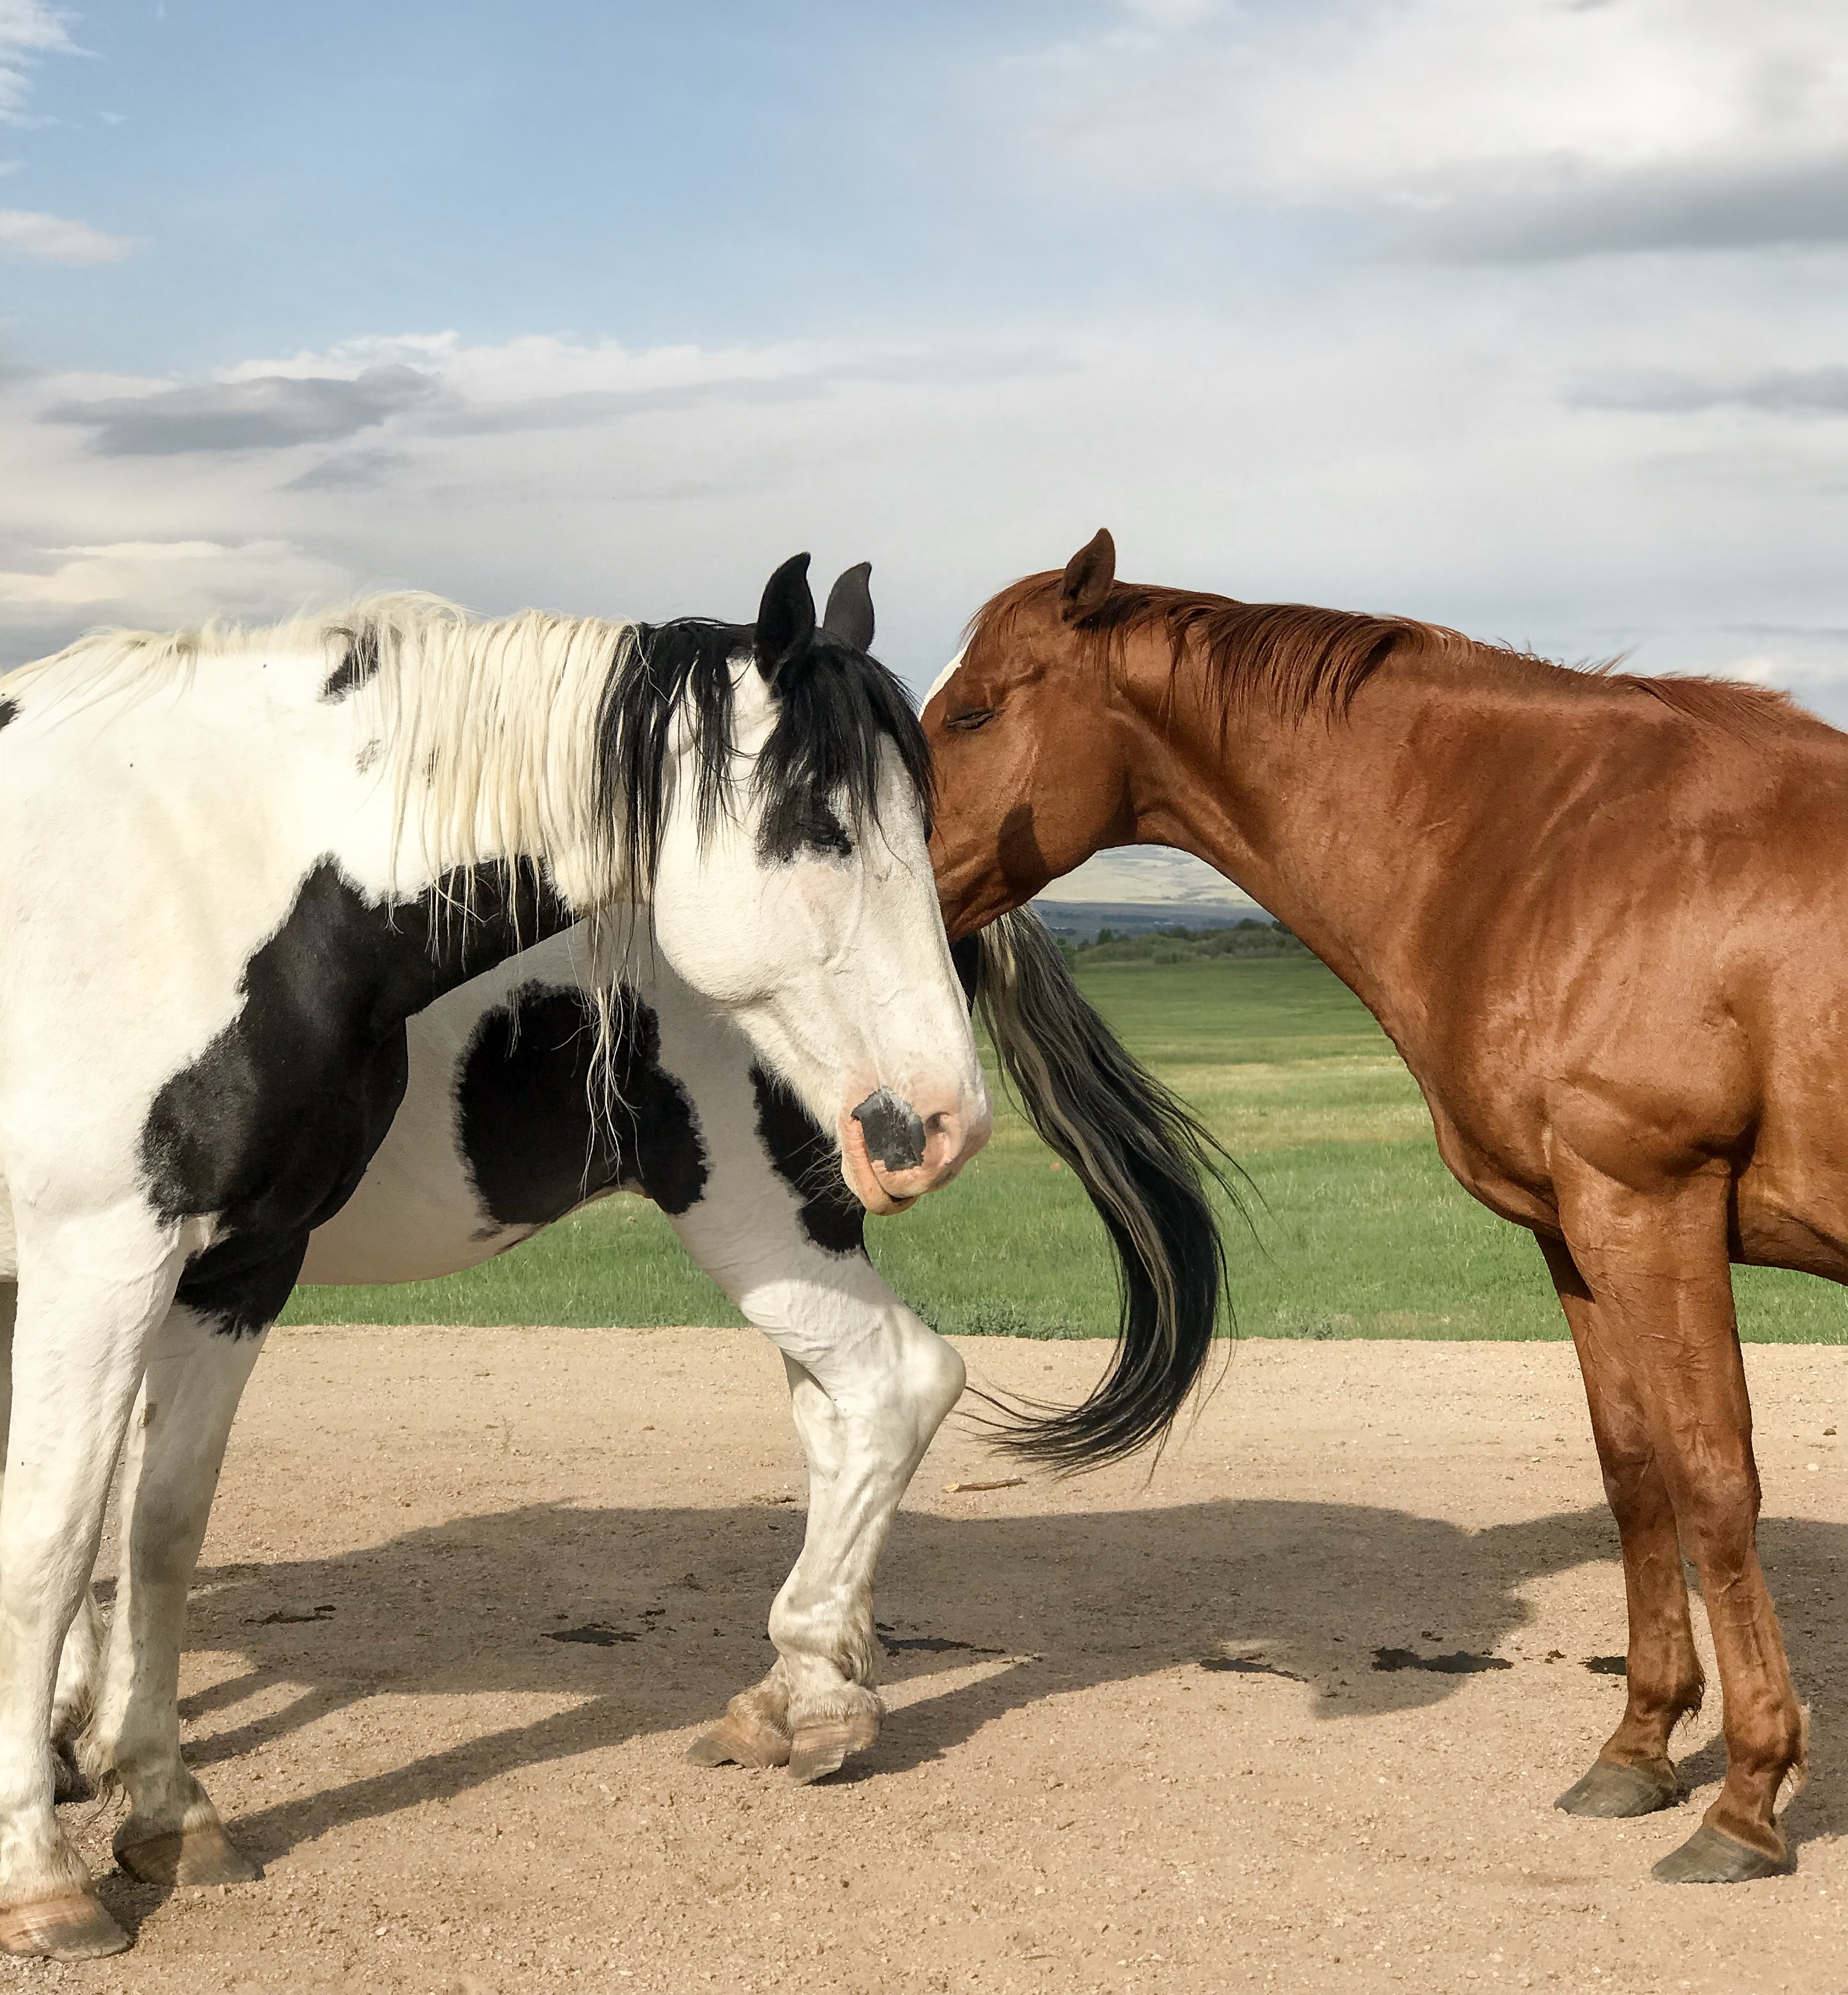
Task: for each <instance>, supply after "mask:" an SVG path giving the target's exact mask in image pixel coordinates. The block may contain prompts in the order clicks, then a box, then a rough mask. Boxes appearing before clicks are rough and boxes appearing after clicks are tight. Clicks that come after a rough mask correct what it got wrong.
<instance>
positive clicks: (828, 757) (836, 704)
mask: <svg viewBox="0 0 1848 1995" xmlns="http://www.w3.org/2000/svg"><path fill="white" fill-rule="evenodd" d="M775 692H776V695H777V718H776V725H775V727H774V728H773V729H772V730H771V735H770V739H769V740H768V741H766V742H765V743H764V750H763V753H762V754H761V755H759V757H757V795H758V796H759V798H761V800H762V803H763V807H764V824H763V829H762V833H761V840H762V843H763V847H764V850H765V851H766V852H767V853H769V854H770V855H771V856H772V857H775V858H778V859H788V858H791V857H793V856H794V854H795V851H796V850H797V849H798V847H799V846H800V845H801V844H802V841H803V832H804V828H805V826H807V825H808V824H809V823H810V822H812V821H813V819H814V818H815V817H816V814H817V812H819V811H823V810H825V809H827V808H829V807H830V806H832V805H833V803H834V802H835V801H836V799H837V798H842V797H844V798H845V799H846V802H847V812H848V817H849V821H850V822H851V823H856V824H857V823H859V822H862V821H863V820H864V821H870V822H872V823H874V824H877V823H878V821H879V747H880V743H881V742H883V741H889V742H891V744H892V746H893V747H895V749H897V750H898V761H899V763H900V765H901V766H902V767H903V769H904V771H905V774H906V775H907V776H908V777H909V778H910V781H911V785H912V790H913V791H914V793H915V795H916V797H917V798H918V802H919V805H921V806H922V809H923V812H924V816H925V822H926V829H928V827H929V818H930V806H931V801H932V793H933V775H932V770H931V762H930V746H929V743H928V742H927V741H926V739H925V737H924V730H923V727H922V725H921V724H920V723H919V719H918V716H917V714H916V713H915V710H914V709H913V708H912V703H911V698H910V695H909V694H908V693H907V692H905V688H904V686H903V685H902V684H901V683H900V682H899V681H898V678H896V677H895V675H894V674H892V673H891V672H890V671H888V670H887V669H886V668H885V667H884V665H882V664H880V662H879V661H878V659H877V658H873V657H871V656H870V655H869V654H867V653H866V652H864V651H855V650H854V648H853V647H852V646H851V645H850V644H843V643H841V641H840V640H839V639H838V638H836V637H830V636H829V635H828V634H827V633H826V632H825V631H823V632H821V633H819V634H817V636H816V639H815V641H814V643H813V644H812V645H811V646H810V647H809V651H808V652H807V653H806V654H805V656H803V657H802V658H799V659H798V660H796V661H795V663H794V664H793V665H786V666H785V667H783V668H781V670H779V671H778V674H777V676H776V684H775Z"/></svg>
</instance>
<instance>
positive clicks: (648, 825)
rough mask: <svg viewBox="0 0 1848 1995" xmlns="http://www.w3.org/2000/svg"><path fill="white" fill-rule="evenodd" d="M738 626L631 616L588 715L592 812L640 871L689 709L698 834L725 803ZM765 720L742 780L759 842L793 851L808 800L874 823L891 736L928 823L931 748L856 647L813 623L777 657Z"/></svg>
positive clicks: (654, 849)
mask: <svg viewBox="0 0 1848 1995" xmlns="http://www.w3.org/2000/svg"><path fill="white" fill-rule="evenodd" d="M750 649H751V627H750V626H749V625H748V624H739V623H714V622H712V621H709V620H707V619H705V618H702V617H692V616H685V617H678V618H676V619H675V620H674V621H673V622H672V623H659V624H638V625H637V626H636V627H634V629H633V630H631V631H630V633H629V634H628V635H627V637H625V639H624V640H623V642H622V643H621V644H619V645H618V647H617V652H616V655H615V658H614V659H613V661H612V664H611V669H610V677H609V679H608V681H607V682H606V685H605V686H604V689H603V706H602V710H601V713H600V714H599V719H598V741H597V767H596V791H597V795H596V809H597V814H598V817H599V821H600V822H603V823H605V824H610V825H614V824H615V823H617V822H619V821H620V824H621V826H622V834H623V850H624V851H625V852H626V853H627V855H628V857H629V860H630V864H631V866H632V867H633V868H634V873H635V875H636V877H637V879H638V880H644V881H648V880H652V879H653V877H654V870H655V867H656V864H657V862H658V860H659V857H660V853H661V836H662V833H663V831H664V829H665V825H666V820H667V811H668V801H669V799H668V787H667V780H668V779H667V769H668V745H669V743H670V741H671V740H672V733H673V723H674V717H675V714H676V713H678V712H680V711H682V709H683V708H684V709H689V719H690V721H691V723H692V743H693V754H694V758H695V764H696V771H697V774H696V776H695V778H694V781H695V783H696V799H695V806H694V808H695V812H696V822H697V823H698V826H699V831H700V833H701V835H702V836H704V834H705V833H706V831H707V830H708V829H709V828H710V826H711V825H712V823H713V820H714V819H715V818H716V816H717V814H718V812H720V810H721V809H723V807H724V804H725V800H726V791H727V788H728V785H729V783H730V777H731V761H732V754H733V741H732V664H731V661H732V660H733V658H736V657H737V655H738V654H739V653H740V651H749V650H750ZM772 690H773V693H774V696H775V699H776V702H777V716H776V719H775V723H774V725H773V726H772V727H771V732H770V736H769V738H768V740H767V741H766V742H765V743H764V747H763V750H762V752H761V754H759V756H758V757H757V767H756V772H755V776H754V781H755V784H756V788H757V795H758V797H759V799H760V801H761V805H762V809H763V812H764V822H763V827H762V833H761V841H762V844H763V847H764V850H766V851H767V852H768V853H771V854H772V855H774V856H776V857H785V858H787V857H792V856H793V854H794V853H795V850H796V849H797V847H798V846H799V845H800V843H802V829H803V827H804V826H805V825H806V824H809V823H810V822H812V821H813V820H814V819H815V816H816V810H817V808H818V806H825V805H831V804H832V803H833V802H834V801H835V800H836V799H837V798H844V801H845V803H846V805H847V810H848V812H849V815H850V818H851V819H852V820H853V821H854V822H859V821H860V820H862V819H871V820H872V821H873V822H878V797H879V745H880V743H881V741H888V740H889V741H890V742H891V743H892V745H893V746H894V747H895V748H896V749H897V750H898V758H899V761H900V763H901V764H902V766H903V767H904V769H905V774H907V775H908V776H909V778H910V779H911V781H912V786H913V788H914V789H915V791H916V794H917V795H918V798H919V802H920V803H921V805H922V807H923V809H924V811H925V814H926V819H928V817H929V809H930V803H931V797H932V774H931V764H930V749H929V743H927V742H926V739H925V736H924V730H923V728H922V726H921V725H920V724H919V720H918V716H917V715H916V713H915V712H914V711H913V709H912V704H911V701H910V699H909V696H908V695H907V694H906V692H905V688H904V687H903V685H902V684H901V683H900V682H899V681H898V679H897V678H895V676H894V675H893V674H892V673H891V672H890V671H888V670H887V669H886V668H885V667H884V665H882V664H880V663H879V662H878V660H877V659H876V658H871V657H869V656H868V655H867V654H866V653H864V652H862V651H854V649H853V648H852V647H850V646H849V645H847V644H842V643H841V642H840V640H838V639H836V638H834V637H831V636H830V635H829V634H827V633H826V632H825V631H818V632H817V633H816V637H815V638H814V640H813V641H812V644H810V645H809V647H808V648H807V649H806V650H805V651H803V652H802V653H801V654H799V655H798V656H797V657H795V658H793V659H792V660H789V661H786V662H785V663H784V664H781V666H779V668H778V671H777V675H776V678H775V682H774V685H773V688H772Z"/></svg>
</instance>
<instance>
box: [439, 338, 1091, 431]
mask: <svg viewBox="0 0 1848 1995" xmlns="http://www.w3.org/2000/svg"><path fill="white" fill-rule="evenodd" d="M1077 364H1078V363H1077V361H1076V360H1074V359H1071V358H1070V357H1068V356H1067V355H1060V354H1057V353H1054V352H1052V351H1050V350H1049V349H1045V350H1042V349H1022V350H1020V351H1018V352H983V351H981V350H976V351H973V352H944V353H933V354H919V355H909V354H889V355H875V356H874V357H872V358H871V359H865V360H856V361H849V362H843V363H841V364H840V365H838V366H833V367H823V368H817V369H814V370H812V372H810V373H806V374H787V375H780V376H775V377H772V378H770V379H765V378H764V377H762V376H753V375H733V376H730V377H729V378H727V379H721V380H715V381H687V382H681V383H676V384H675V385H673V386H664V387H659V388H634V389H621V388H610V389H602V388H593V389H585V390H579V391H578V392H576V393H572V394H565V395H545V396H538V397H533V398H532V399H531V400H521V401H517V402H486V403H470V404H462V403H449V404H448V405H446V406H445V407H443V408H442V409H441V410H437V411H435V412H434V413H433V414H431V416H430V417H428V418H427V419H426V420H424V421H422V422H420V424H418V427H419V428H420V430H421V431H424V432H426V433H428V434H436V435H442V436H490V435H500V434H510V433H514V432H519V431H528V430H548V429H576V428H583V427H590V426H592V425H593V424H599V423H607V422H619V421H623V420H624V419H625V418H627V417H631V416H644V415H657V414H675V413H678V411H680V410H689V409H702V408H713V407H766V406H769V405H772V404H775V403H782V402H803V401H812V400H816V399H817V398H818V397H822V396H825V395H828V394H830V393H833V391H834V390H836V388H838V387H840V386H843V385H845V384H846V383H850V382H855V381H895V382H907V381H909V382H917V383H960V382H976V381H988V380H994V379H1004V378H1008V377H1012V376H1020V375H1032V376H1049V375H1053V374H1063V373H1070V372H1071V371H1072V370H1073V369H1075V368H1076V366H1077Z"/></svg>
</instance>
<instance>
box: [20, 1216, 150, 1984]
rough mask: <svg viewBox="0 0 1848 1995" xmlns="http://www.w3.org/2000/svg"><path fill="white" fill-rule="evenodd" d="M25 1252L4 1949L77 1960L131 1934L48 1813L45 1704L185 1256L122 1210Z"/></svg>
mask: <svg viewBox="0 0 1848 1995" xmlns="http://www.w3.org/2000/svg"><path fill="white" fill-rule="evenodd" d="M20 1249H21V1252H20V1284H19V1317H18V1321H17V1324H16V1327H15V1332H14V1337H13V1352H12V1409H11V1421H10V1431H9V1436H8V1447H7V1458H6V1486H5V1496H4V1499H0V1947H3V1948H4V1949H5V1950H6V1951H7V1952H9V1953H19V1954H37V1955H50V1956H52V1957H53V1958H54V1959H66V1960H69V1959H89V1958H91V1957H93V1956H96V1955H98V1954H104V1953H114V1952H119V1951H120V1950H121V1949H122V1948H123V1947H124V1946H125V1945H127V1944H128V1940H127V1936H126V1935H125V1934H124V1933H123V1932H122V1929H121V1928H119V1926H118V1925H116V1924H115V1921H114V1920H113V1919H112V1918H110V1916H109V1914H108V1912H107V1911H105V1910H104V1908H103V1907H102V1905H101V1903H100V1902H99V1901H98V1899H97V1897H96V1896H95V1894H94V1892H93V1891H92V1890H91V1885H90V1877H89V1873H88V1870H86V1869H85V1868H84V1862H83V1859H82V1858H81V1856H78V1854H77V1851H76V1849H74V1847H73V1846H71V1844H70V1841H69V1840H68V1839H67V1837H66V1836H65V1835H64V1831H63V1829H62V1828H60V1825H59V1823H58V1820H57V1815H56V1813H55V1812H54V1811H53V1794H54V1777H53V1762H52V1752H51V1743H50V1739H51V1715H52V1707H53V1698H54V1694H55V1690H56V1684H57V1674H58V1665H59V1660H60V1653H61V1651H62V1650H63V1648H64V1640H65V1636H66V1634H67V1631H68V1630H69V1629H70V1625H71V1622H72V1621H73V1619H74V1618H75V1616H76V1614H77V1609H78V1607H79V1605H80V1604H81V1602H82V1600H83V1598H84V1591H85V1588H87V1587H88V1584H89V1579H90V1573H91V1567H92V1566H93V1565H94V1563H95V1560H96V1548H97V1541H98V1538H99V1537H100V1536H101V1530H102V1522H103V1510H104V1506H105V1504H106V1503H107V1502H108V1493H109V1483H110V1480H111V1478H112V1475H113V1474H114V1471H115V1459H116V1456H117V1454H118V1452H119V1450H120V1448H121V1446H122V1430H123V1428H124V1427H125V1425H126V1423H127V1420H128V1416H129V1403H130V1402H131V1401H132V1399H133V1397H134V1395H135V1390H136V1386H137V1384H138V1383H139V1379H140V1376H141V1368H142V1362H143V1349H144V1345H145V1342H146V1337H147V1334H148V1332H149V1329H150V1328H151V1327H152V1326H153V1324H154V1323H156V1322H157V1321H158V1320H159V1319H160V1317H161V1316H162V1315H163V1314H164V1313H165V1312H166V1310H167V1304H168V1302H169V1300H170V1298H171V1296H172V1294H173V1285H174V1283H175V1282H176V1281H177V1278H178V1275H179V1271H180V1249H179V1248H177V1245H175V1243H173V1241H171V1240H170V1239H162V1238H160V1237H158V1236H157V1235H156V1234H155V1233H154V1231H153V1228H148V1229H147V1231H146V1234H143V1235H141V1236H139V1237H137V1236H136V1235H134V1234H131V1236H130V1237H129V1238H126V1239H125V1238H123V1230H122V1226H121V1224H120V1221H119V1215H116V1216H112V1219H111V1220H110V1221H96V1222H91V1223H88V1224H82V1223H77V1222H71V1221H66V1222H64V1223H62V1224H44V1225H43V1226H40V1227H35V1228H34V1229H33V1234H32V1236H31V1237H30V1238H22V1241H21V1242H20Z"/></svg>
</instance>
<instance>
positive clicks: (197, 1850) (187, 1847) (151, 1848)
mask: <svg viewBox="0 0 1848 1995" xmlns="http://www.w3.org/2000/svg"><path fill="white" fill-rule="evenodd" d="M124 1826H126V1825H124ZM115 1860H116V1862H117V1863H119V1864H120V1865H121V1866H122V1868H123V1870H125V1871H127V1872H128V1873H129V1876H130V1877H139V1879H140V1880H141V1881H142V1883H144V1884H164V1885H166V1886H167V1887H169V1888H170V1889H171V1888H172V1887H175V1886H182V1885H183V1886H187V1887H204V1886H206V1885H211V1884H254V1883H256V1880H258V1878H259V1877H262V1875H263V1866H262V1865H261V1864H260V1863H252V1861H251V1859H249V1857H248V1856H246V1855H245V1854H244V1852H243V1851H242V1850H241V1849H239V1847H238V1846H237V1845H236V1844H235V1842H232V1839H231V1838H230V1837H229V1836H228V1835H226V1834H225V1832H224V1830H223V1829H222V1828H220V1827H219V1826H218V1824H217V1823H216V1822H207V1823H204V1824H203V1825H201V1826H200V1827H199V1828H182V1829H177V1830H175V1831H173V1832H172V1833H171V1834H170V1835H149V1836H146V1837H143V1839H141V1840H140V1841H139V1842H124V1841H123V1840H122V1837H121V1834H120V1832H118V1833H117V1836H116V1842H115Z"/></svg>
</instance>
